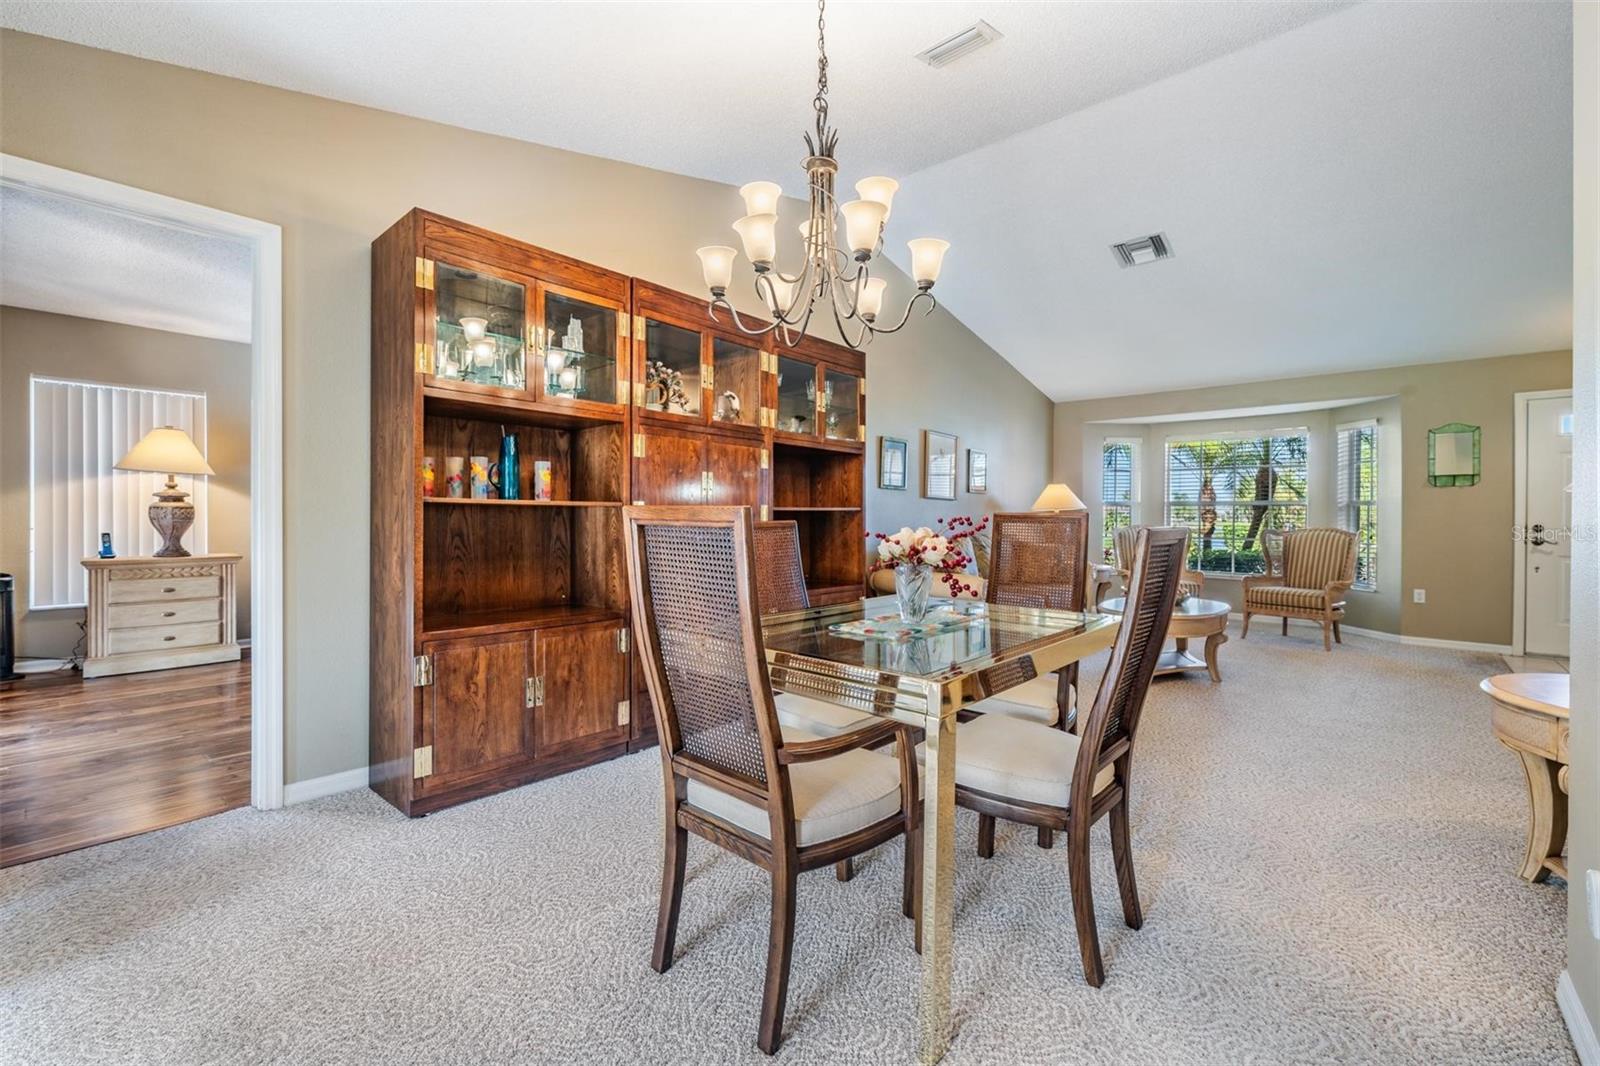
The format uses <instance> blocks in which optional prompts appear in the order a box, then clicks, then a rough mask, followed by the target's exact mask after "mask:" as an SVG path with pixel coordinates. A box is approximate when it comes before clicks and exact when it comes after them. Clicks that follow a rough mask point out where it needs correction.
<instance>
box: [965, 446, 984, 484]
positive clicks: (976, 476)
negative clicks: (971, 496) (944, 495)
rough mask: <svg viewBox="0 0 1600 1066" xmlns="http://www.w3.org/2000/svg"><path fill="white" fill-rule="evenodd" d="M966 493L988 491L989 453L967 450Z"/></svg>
mask: <svg viewBox="0 0 1600 1066" xmlns="http://www.w3.org/2000/svg"><path fill="white" fill-rule="evenodd" d="M967 491H968V492H988V491H989V453H988V452H980V451H975V450H973V449H972V448H968V449H967Z"/></svg>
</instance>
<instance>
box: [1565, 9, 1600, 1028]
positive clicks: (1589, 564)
mask: <svg viewBox="0 0 1600 1066" xmlns="http://www.w3.org/2000/svg"><path fill="white" fill-rule="evenodd" d="M1572 9H1573V10H1572V30H1573V32H1572V37H1573V46H1572V47H1573V64H1572V66H1573V71H1574V78H1573V89H1572V99H1573V123H1572V129H1573V190H1574V198H1573V200H1574V202H1573V210H1572V226H1573V231H1572V238H1573V239H1572V245H1573V263H1572V284H1573V330H1572V343H1573V360H1572V377H1573V390H1572V399H1573V414H1574V415H1575V416H1576V417H1575V418H1574V422H1575V427H1574V432H1573V439H1572V473H1573V479H1572V485H1573V495H1572V520H1573V524H1574V526H1575V529H1574V537H1573V547H1572V738H1571V749H1570V750H1571V758H1572V771H1571V774H1570V777H1569V780H1570V781H1571V784H1572V795H1571V797H1570V819H1571V820H1570V823H1569V825H1568V828H1567V865H1568V867H1569V868H1570V869H1571V870H1572V872H1573V880H1572V881H1571V883H1569V884H1568V886H1567V906H1568V912H1567V973H1568V974H1569V975H1570V976H1571V978H1572V985H1573V988H1574V990H1575V991H1576V993H1577V996H1578V1000H1579V1005H1580V1008H1581V1009H1582V1010H1584V1011H1585V1013H1586V1014H1587V1016H1588V1022H1589V1025H1590V1026H1591V1028H1590V1030H1589V1034H1590V1037H1591V1039H1592V1038H1593V1035H1594V1032H1595V1030H1596V1029H1600V943H1597V942H1596V937H1595V932H1594V931H1593V930H1592V929H1591V927H1590V924H1589V915H1588V904H1589V902H1590V901H1589V900H1588V897H1587V892H1588V889H1589V886H1588V884H1587V883H1586V881H1585V878H1584V872H1585V871H1593V870H1595V869H1600V5H1597V4H1593V3H1588V2H1583V0H1578V2H1575V3H1574V4H1573V5H1572ZM1590 1049H1591V1051H1592V1050H1593V1049H1594V1045H1593V1044H1591V1045H1590Z"/></svg>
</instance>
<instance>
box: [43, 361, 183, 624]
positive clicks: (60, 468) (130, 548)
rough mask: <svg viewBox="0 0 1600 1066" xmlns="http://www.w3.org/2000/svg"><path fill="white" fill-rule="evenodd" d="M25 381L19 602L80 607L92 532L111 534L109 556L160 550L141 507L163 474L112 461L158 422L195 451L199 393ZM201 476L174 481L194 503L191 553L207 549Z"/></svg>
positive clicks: (95, 549) (95, 543)
mask: <svg viewBox="0 0 1600 1066" xmlns="http://www.w3.org/2000/svg"><path fill="white" fill-rule="evenodd" d="M28 385H29V456H28V464H29V481H28V502H29V511H30V513H29V530H28V606H29V607H30V608H31V609H34V610H46V609H49V608H53V607H82V606H84V605H85V603H86V601H87V599H88V583H87V580H86V575H85V572H84V569H83V563H82V560H83V559H85V558H86V557H88V556H91V555H96V554H98V553H99V551H100V534H101V533H102V532H105V533H110V534H111V544H112V547H113V548H115V550H116V552H117V554H118V555H151V554H153V553H154V552H155V550H156V549H157V548H158V547H160V546H161V538H160V537H159V536H158V535H157V534H156V531H155V529H154V527H152V526H151V525H150V519H149V517H148V516H147V513H146V512H147V511H148V510H149V507H150V504H151V503H152V502H153V500H152V494H153V493H155V492H156V490H158V489H159V488H160V487H161V486H162V485H164V484H165V483H166V477H165V475H162V474H143V473H135V472H133V471H128V470H115V469H113V466H114V465H115V464H116V462H117V460H119V459H121V458H122V457H123V456H124V455H126V454H127V453H128V450H129V449H130V448H132V447H133V446H134V445H135V444H137V443H138V442H139V440H140V438H142V437H143V436H144V435H145V434H146V433H148V432H149V431H150V430H152V429H155V428H157V427H159V426H176V427H177V428H179V429H181V430H183V431H184V432H186V433H188V434H189V436H190V437H191V438H192V439H193V440H194V442H195V445H196V446H197V447H198V448H199V449H200V452H201V454H204V453H205V451H206V398H205V394H204V393H193V392H175V391H170V390H158V389H131V388H123V387H121V386H117V385H97V384H93V383H91V382H85V381H63V380H59V379H55V378H44V377H32V378H30V379H29V382H28ZM207 480H208V479H207V478H204V477H190V476H187V475H180V476H179V478H178V487H179V488H181V489H183V490H184V491H186V492H188V493H190V502H192V503H193V504H194V505H195V522H194V527H193V528H192V529H191V530H190V531H189V534H188V536H187V537H185V539H184V543H185V546H186V547H187V548H188V549H189V550H190V551H191V552H194V553H195V554H197V555H198V554H203V553H204V552H205V551H206V550H207V549H206V545H207V528H206V512H207V510H208V508H207V506H206V482H207Z"/></svg>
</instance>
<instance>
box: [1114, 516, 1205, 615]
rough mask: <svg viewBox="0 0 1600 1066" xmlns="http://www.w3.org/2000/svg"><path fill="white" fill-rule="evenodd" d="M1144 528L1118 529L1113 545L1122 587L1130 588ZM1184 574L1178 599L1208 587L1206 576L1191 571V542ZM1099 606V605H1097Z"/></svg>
mask: <svg viewBox="0 0 1600 1066" xmlns="http://www.w3.org/2000/svg"><path fill="white" fill-rule="evenodd" d="M1144 528H1145V527H1144V526H1123V527H1122V528H1120V529H1118V530H1117V532H1116V536H1115V537H1114V538H1113V539H1112V541H1111V545H1112V548H1113V550H1114V551H1115V552H1116V556H1117V576H1118V577H1120V578H1122V587H1123V588H1127V587H1128V577H1129V575H1130V573H1131V572H1132V570H1133V557H1134V547H1135V545H1137V544H1138V543H1139V531H1140V530H1141V529H1144ZM1183 558H1184V564H1183V573H1182V576H1180V577H1179V578H1178V599H1179V600H1183V599H1184V598H1185V597H1188V596H1198V595H1200V593H1201V592H1202V591H1204V589H1205V587H1206V576H1205V575H1204V574H1202V573H1201V572H1200V571H1198V570H1190V569H1189V562H1188V560H1189V542H1188V541H1187V540H1185V541H1184V542H1183ZM1096 606H1098V603H1097V604H1096Z"/></svg>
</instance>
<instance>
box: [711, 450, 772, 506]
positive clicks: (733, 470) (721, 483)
mask: <svg viewBox="0 0 1600 1066" xmlns="http://www.w3.org/2000/svg"><path fill="white" fill-rule="evenodd" d="M706 472H707V473H709V474H710V475H711V479H710V489H711V491H710V492H709V493H708V494H707V496H706V500H705V502H706V503H715V504H722V505H724V506H745V507H756V506H758V505H759V504H760V503H761V442H760V441H759V440H755V441H742V440H726V439H724V438H720V437H708V438H707V439H706Z"/></svg>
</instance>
